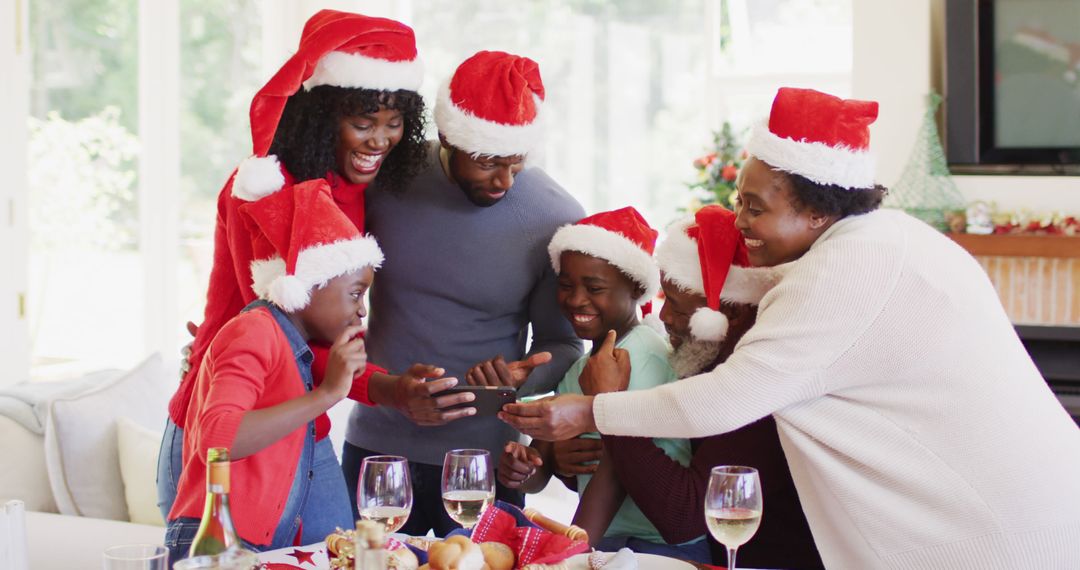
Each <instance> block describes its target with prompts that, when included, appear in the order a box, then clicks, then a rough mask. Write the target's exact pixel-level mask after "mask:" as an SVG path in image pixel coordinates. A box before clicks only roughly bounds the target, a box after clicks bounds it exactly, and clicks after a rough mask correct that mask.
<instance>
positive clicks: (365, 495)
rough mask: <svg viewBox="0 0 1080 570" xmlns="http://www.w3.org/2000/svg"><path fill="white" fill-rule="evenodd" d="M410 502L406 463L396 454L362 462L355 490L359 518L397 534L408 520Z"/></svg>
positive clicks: (410, 486) (410, 483) (410, 508)
mask: <svg viewBox="0 0 1080 570" xmlns="http://www.w3.org/2000/svg"><path fill="white" fill-rule="evenodd" d="M412 502H413V495H412V480H411V479H410V477H409V462H408V460H406V459H405V458H404V457H399V456H396V455H374V456H371V457H367V458H365V459H364V462H363V463H362V464H361V465H360V481H359V483H358V484H357V489H356V507H357V508H358V509H359V510H360V518H361V519H364V520H369V521H374V522H377V523H379V524H381V525H382V526H383V528H384V529H385V530H386V532H387V533H391V532H397V531H398V529H400V528H401V527H402V526H405V521H407V520H409V513H410V512H411V511H412Z"/></svg>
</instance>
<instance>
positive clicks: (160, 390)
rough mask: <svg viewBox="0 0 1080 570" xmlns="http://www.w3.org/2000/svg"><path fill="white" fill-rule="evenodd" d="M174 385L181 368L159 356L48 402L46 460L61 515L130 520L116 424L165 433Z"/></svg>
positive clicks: (50, 481) (50, 482)
mask: <svg viewBox="0 0 1080 570" xmlns="http://www.w3.org/2000/svg"><path fill="white" fill-rule="evenodd" d="M175 384H176V370H175V369H174V368H172V367H168V368H167V367H166V366H165V365H164V364H163V363H162V359H161V356H159V355H157V354H155V355H153V356H151V357H150V358H148V359H146V360H145V361H143V362H142V363H141V364H139V365H138V366H136V367H135V368H134V369H133V370H131V371H130V372H128V373H127V374H124V375H123V376H120V377H119V378H116V379H115V380H113V381H112V382H109V383H106V384H103V385H101V386H98V387H96V388H94V389H92V390H90V391H87V392H84V393H82V394H77V395H75V396H68V397H63V398H59V399H56V400H53V401H52V402H51V403H50V404H49V417H48V420H47V422H46V426H45V462H46V464H47V466H48V469H49V484H50V486H51V487H52V491H53V496H54V497H55V499H56V506H57V507H58V508H59V510H60V513H61V514H65V515H76V516H84V517H94V518H102V519H112V520H122V521H126V520H129V517H128V508H127V501H126V500H125V498H124V482H123V480H122V479H121V476H120V454H119V450H118V446H117V436H116V420H117V418H120V417H127V418H130V419H131V420H133V421H135V422H136V423H137V424H139V425H141V426H143V427H145V428H149V429H160V427H161V426H163V425H165V416H166V407H167V405H168V398H169V395H170V394H171V393H172V391H173V389H174V388H175Z"/></svg>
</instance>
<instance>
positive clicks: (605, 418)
mask: <svg viewBox="0 0 1080 570" xmlns="http://www.w3.org/2000/svg"><path fill="white" fill-rule="evenodd" d="M620 393H621V392H605V393H601V394H597V395H596V396H595V397H594V398H593V404H592V410H593V421H594V422H595V423H596V431H599V432H600V433H602V434H604V433H606V434H609V435H614V433H613V432H612V431H611V428H613V427H615V424H617V423H618V422H617V421H616V420H617V417H616V416H615V414H614V408H615V405H614V404H615V402H613V401H612V400H611V396H617V395H618V394H620Z"/></svg>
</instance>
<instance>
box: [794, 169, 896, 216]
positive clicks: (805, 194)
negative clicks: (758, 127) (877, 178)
mask: <svg viewBox="0 0 1080 570" xmlns="http://www.w3.org/2000/svg"><path fill="white" fill-rule="evenodd" d="M784 174H785V175H786V176H787V178H788V180H790V181H791V190H792V192H791V197H792V201H791V204H792V206H794V207H795V209H796V210H797V211H800V212H801V211H802V210H803V209H804V208H810V209H811V210H813V211H815V212H817V213H819V214H822V215H825V216H836V217H837V218H845V217H847V216H854V215H858V214H865V213H867V212H873V211H874V210H876V209H878V206H881V201H882V200H884V199H885V196H886V195H887V194H888V193H889V189H888V188H886V187H884V186H881V185H875V186H873V187H872V188H856V189H850V190H849V189H847V188H844V187H843V186H837V185H836V184H819V183H817V182H814V181H813V180H810V179H809V178H806V177H805V176H800V175H798V174H792V173H790V172H784Z"/></svg>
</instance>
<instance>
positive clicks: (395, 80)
mask: <svg viewBox="0 0 1080 570" xmlns="http://www.w3.org/2000/svg"><path fill="white" fill-rule="evenodd" d="M423 78H424V66H423V63H422V62H421V61H420V58H419V57H418V56H417V54H416V38H415V37H414V36H413V31H412V28H410V27H408V26H406V25H405V24H402V23H400V22H396V21H394V20H388V19H385V18H372V17H370V16H362V15H360V14H352V13H349V12H339V11H337V10H320V11H319V12H318V13H317V14H315V15H314V16H312V17H311V18H310V19H309V20H308V21H307V23H306V24H304V31H303V33H302V34H301V36H300V46H299V47H298V48H297V50H296V53H295V54H293V56H292V57H291V58H289V60H288V61H286V62H285V64H284V65H282V66H281V69H279V70H278V72H277V73H275V74H274V76H273V77H271V78H270V81H268V82H267V83H266V85H264V86H263V87H262V89H260V90H259V92H258V93H256V94H255V98H254V99H252V101H251V138H252V146H253V149H252V152H253V153H254V156H252V157H251V158H249V159H247V160H245V161H244V162H243V163H242V164H241V165H240V168H239V169H238V171H237V173H236V178H235V179H234V180H233V190H232V192H233V195H234V196H236V197H238V198H241V199H243V200H258V199H259V198H261V197H263V196H266V195H268V194H271V193H273V192H276V191H278V190H280V189H281V187H282V186H283V185H284V184H285V178H284V176H283V174H282V172H281V165H280V164H279V163H278V159H277V157H276V156H273V155H270V156H267V154H266V153H267V152H268V151H269V150H270V144H271V143H272V142H273V141H274V133H276V132H277V128H278V122H280V121H281V113H282V112H283V111H284V110H285V102H286V101H287V100H288V99H289V97H291V96H292V95H293V94H295V93H296V92H297V91H299V90H300V88H301V87H303V88H305V89H312V88H313V87H317V86H319V85H333V86H336V87H349V88H353V89H374V90H379V91H397V90H399V89H404V90H407V91H417V90H418V89H419V88H420V83H421V81H422V80H423Z"/></svg>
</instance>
